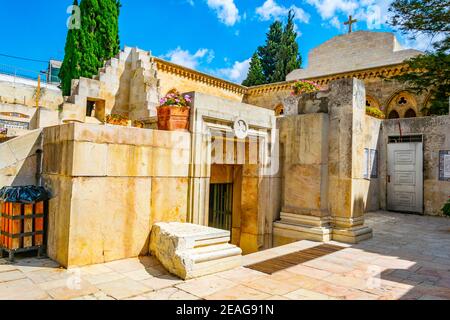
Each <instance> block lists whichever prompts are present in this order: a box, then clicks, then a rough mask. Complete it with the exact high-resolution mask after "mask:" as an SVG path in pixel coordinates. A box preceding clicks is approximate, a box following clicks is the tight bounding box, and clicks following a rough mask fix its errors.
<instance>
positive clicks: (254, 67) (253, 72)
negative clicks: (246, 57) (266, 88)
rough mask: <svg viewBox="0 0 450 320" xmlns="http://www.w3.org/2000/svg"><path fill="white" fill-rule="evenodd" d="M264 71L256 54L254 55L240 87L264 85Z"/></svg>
mask: <svg viewBox="0 0 450 320" xmlns="http://www.w3.org/2000/svg"><path fill="white" fill-rule="evenodd" d="M265 80H266V78H265V77H264V71H263V68H262V64H261V60H260V59H259V56H258V53H256V52H255V53H254V54H253V56H252V60H251V61H250V68H249V70H248V75H247V79H245V80H244V82H242V85H244V86H247V87H251V86H258V85H261V84H264V83H265Z"/></svg>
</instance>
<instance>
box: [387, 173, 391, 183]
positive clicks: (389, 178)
mask: <svg viewBox="0 0 450 320" xmlns="http://www.w3.org/2000/svg"><path fill="white" fill-rule="evenodd" d="M387 182H388V183H391V176H390V175H389V174H388V176H387Z"/></svg>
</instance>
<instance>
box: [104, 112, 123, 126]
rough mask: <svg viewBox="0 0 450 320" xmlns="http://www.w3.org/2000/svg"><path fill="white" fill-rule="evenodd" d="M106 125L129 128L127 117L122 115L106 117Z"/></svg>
mask: <svg viewBox="0 0 450 320" xmlns="http://www.w3.org/2000/svg"><path fill="white" fill-rule="evenodd" d="M106 123H107V124H112V125H116V126H124V127H127V126H128V118H127V117H125V116H122V115H120V114H108V115H107V116H106Z"/></svg>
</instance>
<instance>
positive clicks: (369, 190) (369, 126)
mask: <svg viewBox="0 0 450 320" xmlns="http://www.w3.org/2000/svg"><path fill="white" fill-rule="evenodd" d="M382 123H383V120H379V119H376V118H373V117H371V116H367V115H366V116H365V117H364V128H363V133H364V148H366V149H369V150H378V164H379V163H380V160H381V158H380V157H381V155H380V149H381V147H382V144H383V142H382V133H381V131H380V130H381V127H382ZM361 161H365V159H364V157H362V159H361ZM379 167H380V166H379ZM381 181H382V180H381V172H380V169H379V170H378V174H377V177H376V178H375V177H367V178H365V179H362V180H361V183H362V185H363V188H362V189H363V190H365V193H364V194H363V201H364V210H365V211H366V212H373V211H377V210H379V209H380V207H381V205H380V204H381V199H382V194H381V192H380V191H381V187H382V185H381Z"/></svg>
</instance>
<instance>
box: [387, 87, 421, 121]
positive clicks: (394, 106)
mask: <svg viewBox="0 0 450 320" xmlns="http://www.w3.org/2000/svg"><path fill="white" fill-rule="evenodd" d="M410 109H411V110H412V111H414V113H415V115H416V116H417V115H418V114H419V110H418V106H417V99H416V98H415V96H414V95H413V94H412V93H411V92H409V91H400V92H398V93H396V94H394V95H393V96H392V97H391V99H390V100H389V103H388V106H387V109H386V115H387V116H388V118H389V115H390V114H391V112H392V111H396V112H397V114H398V115H399V117H400V118H405V114H406V112H407V111H408V110H410ZM412 111H408V115H412Z"/></svg>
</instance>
